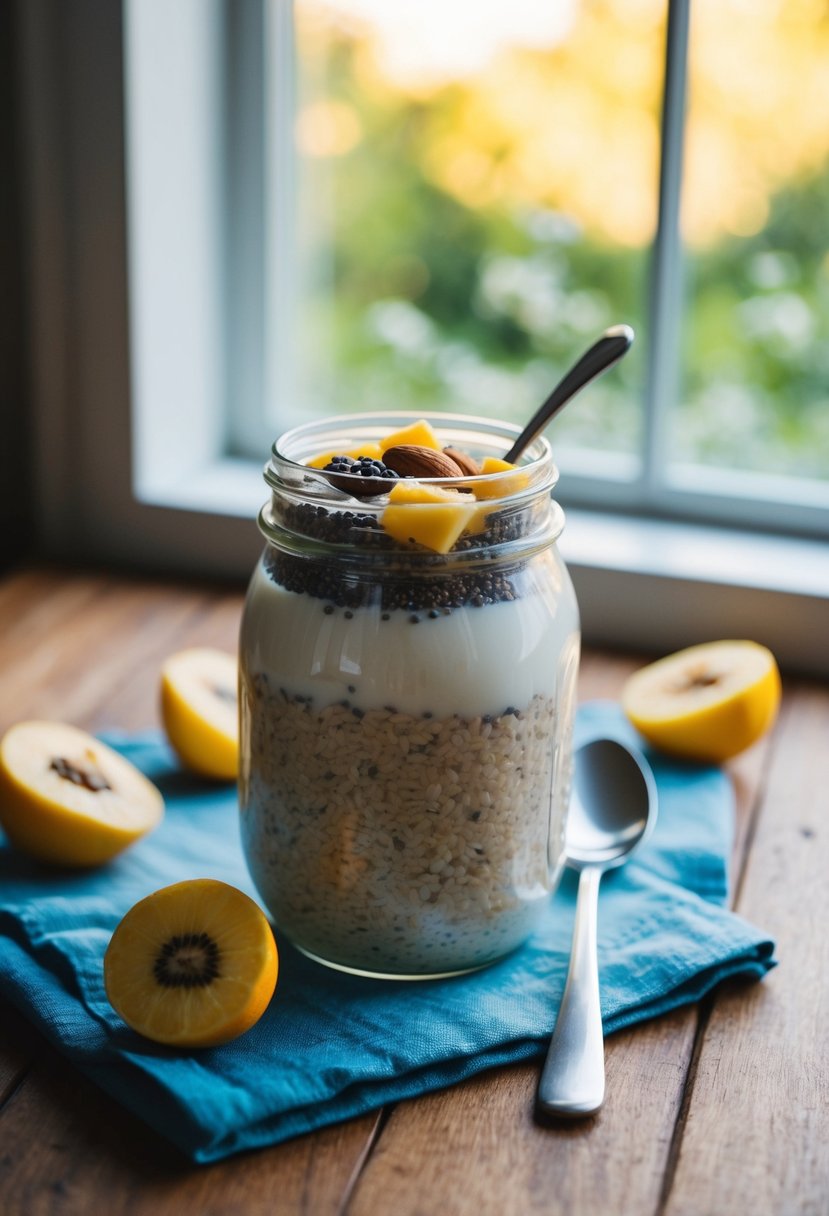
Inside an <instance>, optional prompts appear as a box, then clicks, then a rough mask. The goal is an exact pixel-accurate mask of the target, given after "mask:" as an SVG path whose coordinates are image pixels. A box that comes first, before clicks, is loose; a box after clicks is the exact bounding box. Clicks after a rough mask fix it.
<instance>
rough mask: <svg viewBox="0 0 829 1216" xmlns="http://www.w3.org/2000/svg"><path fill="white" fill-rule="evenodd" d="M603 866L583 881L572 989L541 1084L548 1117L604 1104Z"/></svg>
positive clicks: (567, 992) (580, 1112)
mask: <svg viewBox="0 0 829 1216" xmlns="http://www.w3.org/2000/svg"><path fill="white" fill-rule="evenodd" d="M601 877H602V871H601V868H600V867H599V866H585V867H584V869H583V870H582V871H581V875H580V877H579V891H578V898H577V901H576V922H575V926H574V928H573V947H572V952H571V955H570V967H569V970H568V972H567V984H566V986H565V989H564V997H563V998H562V1002H561V1008H560V1010H559V1014H558V1018H557V1019H556V1025H555V1030H554V1031H553V1038H552V1042H551V1043H550V1047H549V1050H548V1052H547V1059H546V1061H545V1064H544V1069H543V1072H542V1074H541V1080H540V1081H539V1083H538V1102H537V1104H538V1108H539V1110H541V1111H543V1112H544V1113H545V1114H548V1115H563V1116H568V1117H579V1116H582V1115H592V1114H593V1113H594V1112H595V1111H597V1110H598V1109H599V1107H600V1106H601V1104H602V1102H603V1101H604V1040H603V1037H602V1011H601V1006H600V1003H599V965H598V958H597V955H596V922H597V917H598V898H599V883H600V881H601Z"/></svg>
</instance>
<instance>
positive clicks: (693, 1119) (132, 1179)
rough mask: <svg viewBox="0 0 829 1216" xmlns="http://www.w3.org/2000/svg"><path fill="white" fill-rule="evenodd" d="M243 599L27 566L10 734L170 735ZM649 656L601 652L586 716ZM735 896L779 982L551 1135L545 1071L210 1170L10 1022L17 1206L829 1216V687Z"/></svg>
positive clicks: (744, 773)
mask: <svg viewBox="0 0 829 1216" xmlns="http://www.w3.org/2000/svg"><path fill="white" fill-rule="evenodd" d="M241 603H242V595H241V592H239V591H233V592H229V591H227V590H222V589H210V588H204V587H194V586H192V585H187V586H176V585H171V584H166V583H161V582H150V581H137V580H135V581H130V580H127V579H123V578H116V577H112V576H109V575H106V574H78V573H66V572H59V571H57V572H56V571H49V570H37V569H35V570H29V571H22V572H20V573H17V574H14V575H12V576H9V577H7V578H5V579H4V580H2V581H1V582H0V686H2V697H0V728H1V729H2V730H5V729H6V727H8V726H9V725H10V724H11V723H12V722H13V721H16V720H18V719H20V718H24V717H34V716H40V717H46V718H50V717H51V718H56V719H60V720H65V721H70V722H74V723H76V724H78V725H81V726H85V727H87V728H90V729H92V730H99V729H107V728H111V727H125V728H130V729H132V728H135V729H138V728H143V727H147V726H151V725H154V724H157V721H158V719H157V711H156V695H157V672H158V666H159V663H160V661H161V660H162V659H163V658H164V657H165V656H166V655H167V654H169V653H170V652H172V651H174V650H176V649H178V648H181V647H184V646H190V645H217V646H221V647H224V648H227V649H233V648H234V647H235V644H236V633H237V627H238V620H239V613H240V609H241ZM641 661H642V660H641V656H633V657H630V656H622V655H617V654H610V653H598V652H595V651H588V652H587V653H586V655H585V657H584V662H583V665H582V671H581V688H580V696H581V699H589V698H592V697H614V696H616V695H617V694H618V692H619V688H620V686H621V683H622V680H623V679H624V677H625V676H626V675H627V673H628V672H629V671H631V670H632V669H633V668H634V667H635V666H637V665H638V664H639V663H640V662H641ZM729 772H730V774H731V776H732V778H733V781H734V784H735V788H736V792H737V802H738V817H739V818H738V826H739V830H738V833H737V841H736V846H735V857H734V872H733V873H734V903H735V906H736V908H737V910H738V911H739V912H740V913H741V914H742V915H743V916H745V917H746V918H747V919H749V920H751V921H754V922H755V923H756V924H758V925H759V926H761V927H762V928H763V929H764V930H766V931H767V932H769V933H770V934H771V935H773V936H774V937H775V938H776V939H777V944H778V956H779V959H780V966H779V967H778V968H777V969H776V970H775V971H773V972H772V973H771V975H770V976H769V977H768V978H767V979H766V980H765V981H764V982H763V983H762V984H751V985H741V984H736V983H735V984H727V985H724V986H722V987H721V988H720V989H719V990H718V991H717V992H716V993H715V994H714V995H713V996H712V997H710V998H709V999H708V1000H706V1001H705V1002H703V1004H702V1005H700V1006H699V1007H694V1008H690V1009H684V1010H680V1011H678V1012H675V1013H673V1014H670V1015H668V1016H665V1017H662V1018H660V1019H658V1020H657V1021H654V1022H650V1023H648V1024H646V1025H643V1026H639V1027H636V1028H634V1029H631V1030H627V1031H623V1032H620V1033H618V1034H615V1035H613V1036H612V1037H611V1038H610V1039H608V1041H607V1074H608V1077H607V1080H608V1097H607V1102H606V1104H605V1106H604V1108H603V1110H602V1111H601V1112H600V1114H599V1115H598V1116H597V1117H596V1118H594V1119H591V1120H588V1121H587V1122H584V1123H576V1124H571V1125H567V1124H562V1125H558V1126H541V1125H539V1124H537V1123H536V1122H535V1121H534V1119H533V1115H532V1109H533V1095H534V1088H535V1083H536V1077H537V1066H534V1065H520V1066H515V1067H510V1068H502V1069H499V1070H495V1071H492V1072H489V1073H486V1074H484V1075H483V1076H480V1077H478V1078H476V1079H474V1080H471V1081H469V1082H467V1083H465V1084H462V1085H459V1086H457V1087H455V1088H453V1089H450V1090H448V1091H446V1092H443V1093H437V1094H434V1095H431V1096H428V1097H424V1098H421V1099H418V1100H416V1101H410V1102H405V1103H400V1104H398V1105H396V1106H393V1107H391V1108H388V1109H385V1110H382V1111H380V1112H379V1113H377V1114H372V1115H368V1116H365V1117H363V1118H359V1119H355V1120H353V1121H352V1122H349V1123H345V1124H343V1125H341V1126H337V1127H333V1128H329V1129H327V1130H325V1131H322V1132H319V1133H315V1134H313V1135H307V1136H304V1137H301V1138H299V1139H297V1140H294V1141H292V1142H290V1143H288V1144H284V1145H281V1146H278V1147H276V1148H272V1149H266V1150H262V1151H259V1152H255V1153H250V1154H245V1155H242V1156H239V1157H236V1158H233V1159H231V1160H228V1161H225V1162H222V1163H220V1164H217V1165H213V1166H207V1167H193V1166H192V1165H190V1164H189V1163H187V1162H186V1161H185V1160H184V1159H183V1158H181V1157H180V1156H179V1155H178V1154H177V1152H176V1151H175V1150H173V1149H172V1148H170V1147H169V1146H168V1145H167V1144H166V1143H164V1142H163V1141H162V1140H161V1139H160V1138H159V1137H158V1136H156V1135H155V1133H153V1132H152V1131H150V1130H149V1129H148V1128H146V1127H145V1126H144V1125H143V1124H142V1123H141V1122H139V1121H138V1120H137V1119H136V1118H134V1117H133V1116H132V1115H130V1114H128V1113H127V1112H126V1111H124V1110H123V1109H121V1107H119V1106H118V1105H117V1104H116V1103H115V1102H114V1101H112V1100H111V1099H109V1098H107V1097H106V1096H105V1095H104V1094H103V1093H101V1092H99V1091H98V1090H97V1089H96V1088H95V1086H94V1085H92V1084H91V1083H90V1082H88V1081H87V1080H85V1079H84V1078H83V1077H82V1076H81V1075H80V1074H79V1073H78V1072H76V1071H75V1069H74V1068H73V1067H72V1066H71V1065H69V1064H68V1063H66V1062H65V1061H64V1060H62V1058H61V1057H60V1055H59V1054H58V1053H57V1052H55V1051H54V1050H52V1049H51V1048H50V1047H49V1046H48V1045H47V1044H46V1043H45V1042H44V1041H43V1040H42V1039H41V1038H40V1037H39V1036H38V1035H37V1034H36V1033H35V1032H34V1031H33V1030H32V1029H30V1028H29V1027H28V1026H27V1024H26V1023H25V1022H24V1021H23V1019H22V1018H21V1017H20V1016H19V1015H18V1014H16V1013H14V1012H13V1011H12V1010H10V1009H3V1010H0V1032H2V1039H0V1212H3V1213H4V1214H5V1216H17V1214H18V1213H19V1214H21V1216H30V1214H31V1216H36V1214H39V1213H86V1212H89V1213H93V1212H94V1213H96V1214H97V1213H107V1214H108V1216H115V1214H117V1213H138V1212H140V1213H153V1216H164V1214H166V1213H171V1214H172V1213H180V1212H182V1211H186V1212H189V1213H193V1214H196V1213H216V1214H222V1216H224V1214H225V1213H244V1214H247V1213H260V1212H261V1213H268V1214H270V1216H272V1214H274V1213H308V1214H311V1216H328V1214H331V1216H333V1214H334V1213H348V1216H377V1214H379V1213H394V1214H395V1216H408V1214H411V1216H414V1214H418V1216H434V1214H437V1213H440V1214H441V1216H451V1214H454V1213H470V1214H474V1216H482V1214H489V1213H497V1214H498V1216H507V1214H512V1213H515V1214H516V1216H527V1214H530V1213H535V1212H538V1213H542V1212H543V1213H558V1212H562V1213H563V1212H566V1213H571V1214H572V1213H575V1214H577V1216H579V1214H590V1216H592V1214H593V1213H597V1214H600V1216H611V1214H613V1213H623V1214H625V1216H627V1214H636V1216H639V1214H646V1216H650V1214H653V1213H659V1214H660V1216H662V1214H665V1216H708V1214H710V1216H720V1214H723V1216H735V1214H739V1213H750V1214H751V1216H762V1214H764V1213H778V1214H779V1216H794V1214H795V1213H807V1212H808V1213H820V1214H821V1216H825V1214H826V1213H829V1033H827V1022H829V932H828V931H827V930H829V879H827V875H829V799H827V790H829V689H827V688H826V687H825V686H820V685H816V684H810V683H807V682H804V681H800V680H788V681H786V682H785V696H784V703H783V709H782V713H781V716H780V719H779V721H778V724H777V727H776V729H775V731H774V732H773V734H772V735H771V736H770V737H769V738H768V739H766V740H764V741H763V742H762V743H761V744H759V745H757V746H756V747H755V748H753V749H752V750H751V751H750V752H749V753H746V754H745V755H744V756H743V757H741V758H740V759H739V760H738V761H737V762H735V763H734V764H733V765H731V766H730V768H729Z"/></svg>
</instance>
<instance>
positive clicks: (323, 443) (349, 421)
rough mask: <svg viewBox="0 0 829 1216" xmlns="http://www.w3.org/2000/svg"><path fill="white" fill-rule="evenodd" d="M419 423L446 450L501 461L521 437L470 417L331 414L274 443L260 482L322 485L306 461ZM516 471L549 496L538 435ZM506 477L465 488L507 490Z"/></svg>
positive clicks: (488, 476)
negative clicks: (459, 447) (464, 445)
mask: <svg viewBox="0 0 829 1216" xmlns="http://www.w3.org/2000/svg"><path fill="white" fill-rule="evenodd" d="M423 420H426V421H428V422H429V423H430V424H431V425H433V426H434V427H435V429H437V430H438V431H440V432H441V434H442V437H443V438H446V439H447V440H448V442H447V443H446V444H445V445H444V446H446V447H451V446H453V445H454V443H456V442H464V441H466V442H474V443H475V445H476V446H477V448H478V449H479V450H484V449H487V448H489V449H491V451H485V454H486V455H493V456H498V457H500V458H503V455H504V454H505V453H506V452H507V451H509V449H510V447H512V444H513V443H514V442H515V440H516V439H517V438H518V436H519V435H520V434H521V428H520V427H518V426H516V425H514V424H513V423H510V422H505V421H502V420H500V419H490V418H482V417H479V416H477V415H474V414H454V413H444V412H437V411H435V412H430V413H428V414H427V415H425V419H424V414H423V413H422V412H421V413H418V412H415V411H412V410H389V411H383V410H369V411H364V412H361V413H354V414H335V415H330V416H326V417H325V418H317V419H313V420H312V421H310V422H304V423H301V424H300V425H299V426H295V427H291V428H290V429H289V430H287V431H284V432H283V434H282V435H280V436H279V437H278V438H277V439H275V440H274V442H273V444H272V446H271V459H270V461H269V463H268V464H267V465H266V466H265V470H264V476H265V481H266V482H267V483H268V484H269V485H270V486H271V487H272V488H273V489H280V488H283V487H284V486H285V485H286V484H287V485H289V486H291V487H292V488H296V486H297V478H298V477H302V478H306V477H308V476H312V477H313V475H314V474H318V476H317V477H316V478H314V480H316V481H317V482H318V483H323V485H325V484H330V483H328V482H327V479H326V478H324V477H323V476H322V473H321V470H316V469H313V468H311V467H310V466H309V465H308V464H307V461H308V460H313V459H314V458H315V457H319V456H320V455H321V454H323V453H327V452H329V451H332V452H333V453H334V454H336V449H337V446H338V444H337V440H341V442H340V444H339V446H351V447H352V448H354V447H357V446H359V444H361V443H367V444H368V443H372V442H375V443H376V442H377V441H378V440H380V439H382V437H383V436H384V435H388V434H389V433H393V432H394V431H396V430H401V429H403V428H405V427H407V426H411V425H413V424H414V423H416V422H419V421H423ZM516 467H517V468H520V469H521V471H522V473H524V474H525V475H526V476H527V488H528V489H531V490H533V491H535V492H537V491H538V490H540V489H544V490H550V491H552V489H553V488H554V487H555V485H556V484H557V482H558V468H557V466H556V464H555V463H554V461H553V452H552V447H551V445H550V443H549V441H548V440H547V439H546V438H545V437H544V436H543V435H540V436H538V437H537V438H536V439H534V440H533V441H532V443H530V444H529V445H528V447H527V449H526V451H525V452H524V453H522V456H521V458H520V459H519V462H518V464H517V465H516ZM510 473H511V470H504V471H502V472H497V473H480V474H477V475H469V476H465V477H464V485H469V486H471V487H473V488H474V486H476V485H477V484H482V483H486V484H487V485H490V486H493V487H498V486H499V485H500V486H503V487H504V489H505V490H507V491H508V484H509V478H510ZM513 476H514V475H513ZM454 480H455V479H454V478H449V477H419V478H418V481H422V482H426V483H427V484H429V485H433V484H434V485H438V486H451V485H452V482H453V481H454ZM338 497H339V496H338ZM514 497H515V493H514V491H513V492H507V493H505V494H504V495H503V498H502V496H501V495H499V494H498V493H495V494H491V495H490V494H488V495H487V498H488V499H489V498H491V499H493V500H496V501H497V500H506V499H507V498H510V499H512V498H514ZM364 505H368V504H361V509H362V506H364Z"/></svg>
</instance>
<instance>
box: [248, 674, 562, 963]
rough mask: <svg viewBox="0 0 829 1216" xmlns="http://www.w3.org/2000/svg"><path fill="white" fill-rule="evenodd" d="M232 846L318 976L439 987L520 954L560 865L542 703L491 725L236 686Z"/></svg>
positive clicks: (268, 687) (548, 712) (556, 778)
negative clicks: (322, 967)
mask: <svg viewBox="0 0 829 1216" xmlns="http://www.w3.org/2000/svg"><path fill="white" fill-rule="evenodd" d="M243 714H244V715H245V716H246V717H247V718H248V721H247V722H246V724H245V729H246V730H247V731H249V732H250V758H249V765H247V766H246V771H244V772H243V773H242V779H241V783H240V784H241V795H242V839H243V844H244V848H245V853H246V856H247V860H248V865H249V867H250V870H251V873H252V875H253V878H254V881H255V882H256V885H257V888H258V889H259V892H260V894H261V896H262V898H263V900H264V902H265V903H266V905H267V906H268V908H269V909H270V911H271V913H272V915H273V917H274V920H275V922H276V925H277V928H278V930H279V931H281V932H282V933H283V934H285V935H286V936H287V937H288V938H290V939H291V940H292V941H293V942H294V943H295V944H296V945H298V946H299V947H301V948H302V949H304V950H306V951H308V952H310V953H311V954H314V955H316V956H317V957H320V958H322V959H324V960H327V961H329V962H333V963H336V964H338V965H340V966H345V967H352V968H355V969H358V970H366V971H374V972H379V973H393V974H408V975H422V974H439V973H442V972H451V971H458V970H465V969H467V968H471V967H475V966H480V965H483V964H484V963H487V962H490V961H492V960H493V959H495V958H498V957H500V956H502V955H504V954H506V953H507V952H509V951H510V950H512V949H513V948H515V947H516V946H518V945H519V944H520V943H521V942H522V941H524V940H525V939H526V937H527V936H528V934H529V933H530V932H531V931H532V928H533V925H534V924H535V922H536V919H537V916H538V913H539V911H540V909H541V907H542V905H543V903H544V901H545V899H546V898H547V897H548V895H549V891H550V890H551V887H552V886H553V884H554V882H555V880H556V878H557V875H558V870H559V868H560V865H561V857H562V847H563V818H564V816H563V810H564V806H565V805H566V797H567V793H568V788H569V775H568V774H566V773H560V772H556V771H555V763H556V761H555V754H556V753H555V751H554V747H553V740H554V739H555V728H556V709H555V704H554V702H553V701H552V700H551V699H550V698H549V697H545V696H535V697H534V698H533V700H532V701H531V702H530V704H529V705H527V706H525V707H515V706H510V707H508V708H507V709H505V712H503V713H501V714H499V715H497V716H493V717H488V716H487V717H476V718H471V719H468V718H461V717H458V716H457V715H453V716H451V717H443V718H437V717H431V716H430V715H428V714H427V715H424V716H421V717H414V716H412V715H411V714H406V713H399V712H397V711H396V710H395V709H394V707H393V706H388V707H386V708H385V709H372V710H366V711H363V710H361V709H360V708H359V706H355V705H353V704H350V703H348V702H343V703H341V704H336V705H329V706H326V707H325V708H321V709H320V708H316V707H315V706H314V704H313V702H312V701H311V699H309V698H303V697H298V696H295V695H292V694H291V692H290V690H287V689H284V688H280V687H277V686H275V685H274V684H272V683H271V682H270V681H269V679H268V676H267V675H264V674H254V675H249V674H247V673H244V672H243Z"/></svg>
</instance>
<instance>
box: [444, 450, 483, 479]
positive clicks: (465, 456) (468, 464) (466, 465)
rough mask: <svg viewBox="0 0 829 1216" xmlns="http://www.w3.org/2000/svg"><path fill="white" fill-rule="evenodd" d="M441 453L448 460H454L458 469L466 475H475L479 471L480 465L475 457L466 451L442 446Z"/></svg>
mask: <svg viewBox="0 0 829 1216" xmlns="http://www.w3.org/2000/svg"><path fill="white" fill-rule="evenodd" d="M443 454H444V456H448V457H449V459H450V460H454V462H455V464H456V465H457V466H458V468H459V469H460V471H461V472H462V473H465V474H466V475H467V477H477V476H478V474H479V473H480V471H481V466H480V465H479V464H478V462H477V460H476V459H475V457H474V456H470V455H469V453H468V452H459V451H458V449H457V448H444V449H443Z"/></svg>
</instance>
